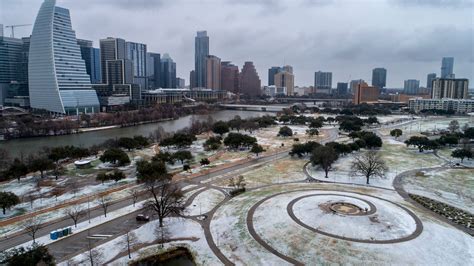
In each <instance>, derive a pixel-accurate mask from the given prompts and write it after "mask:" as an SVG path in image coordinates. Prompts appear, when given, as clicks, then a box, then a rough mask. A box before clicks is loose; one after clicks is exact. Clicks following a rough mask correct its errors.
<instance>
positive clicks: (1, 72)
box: [0, 36, 26, 105]
mask: <svg viewBox="0 0 474 266" xmlns="http://www.w3.org/2000/svg"><path fill="white" fill-rule="evenodd" d="M22 51H23V41H22V40H21V39H16V38H9V37H4V36H0V105H1V104H3V100H4V99H5V98H6V97H8V91H9V90H11V89H12V86H14V84H17V83H19V82H21V80H23V81H24V82H26V81H25V80H24V79H25V78H24V77H21V72H20V68H21V62H22Z"/></svg>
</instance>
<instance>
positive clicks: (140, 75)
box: [125, 42, 148, 89]
mask: <svg viewBox="0 0 474 266" xmlns="http://www.w3.org/2000/svg"><path fill="white" fill-rule="evenodd" d="M125 49H126V58H127V59H128V60H131V61H132V62H133V83H134V84H138V85H139V86H140V88H142V89H145V88H147V87H148V81H147V70H146V61H147V57H146V54H147V47H146V44H143V43H136V42H126V43H125Z"/></svg>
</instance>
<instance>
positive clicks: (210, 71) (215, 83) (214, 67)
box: [206, 55, 221, 90]
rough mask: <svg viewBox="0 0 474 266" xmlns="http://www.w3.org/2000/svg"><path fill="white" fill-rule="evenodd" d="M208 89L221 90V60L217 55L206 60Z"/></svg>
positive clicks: (209, 56)
mask: <svg viewBox="0 0 474 266" xmlns="http://www.w3.org/2000/svg"><path fill="white" fill-rule="evenodd" d="M206 88H208V89H213V90H220V89H221V59H220V58H219V57H217V56H215V55H208V56H207V58H206Z"/></svg>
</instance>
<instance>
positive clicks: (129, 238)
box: [122, 232, 138, 259]
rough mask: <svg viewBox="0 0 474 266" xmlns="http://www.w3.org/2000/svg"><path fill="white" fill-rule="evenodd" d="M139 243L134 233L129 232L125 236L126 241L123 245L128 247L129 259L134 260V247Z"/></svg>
mask: <svg viewBox="0 0 474 266" xmlns="http://www.w3.org/2000/svg"><path fill="white" fill-rule="evenodd" d="M137 242H138V237H137V235H136V234H135V233H134V232H127V234H126V235H125V239H124V241H123V242H122V243H123V244H125V245H127V252H128V258H129V259H131V258H132V248H133V245H135V244H136V243H137Z"/></svg>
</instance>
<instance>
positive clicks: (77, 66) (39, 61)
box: [28, 0, 99, 114]
mask: <svg viewBox="0 0 474 266" xmlns="http://www.w3.org/2000/svg"><path fill="white" fill-rule="evenodd" d="M28 72H29V90H30V104H31V107H32V108H35V109H44V110H48V111H50V112H55V113H61V114H66V113H69V111H70V110H71V109H75V110H76V111H77V110H78V107H79V106H81V107H83V108H82V110H93V111H98V110H99V100H98V98H97V94H96V93H95V91H94V90H93V89H92V87H91V82H90V77H89V75H88V74H87V72H86V67H85V63H84V60H83V59H82V56H81V51H80V48H79V45H78V44H77V39H76V34H75V32H74V31H73V29H72V26H71V18H70V15H69V10H68V9H65V8H61V7H57V6H56V1H55V0H45V1H44V2H43V4H42V5H41V8H40V10H39V12H38V16H37V17H36V21H35V25H34V28H33V33H32V36H31V42H30V54H29V64H28ZM86 95H87V97H85V96H86ZM66 111H68V112H66Z"/></svg>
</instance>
